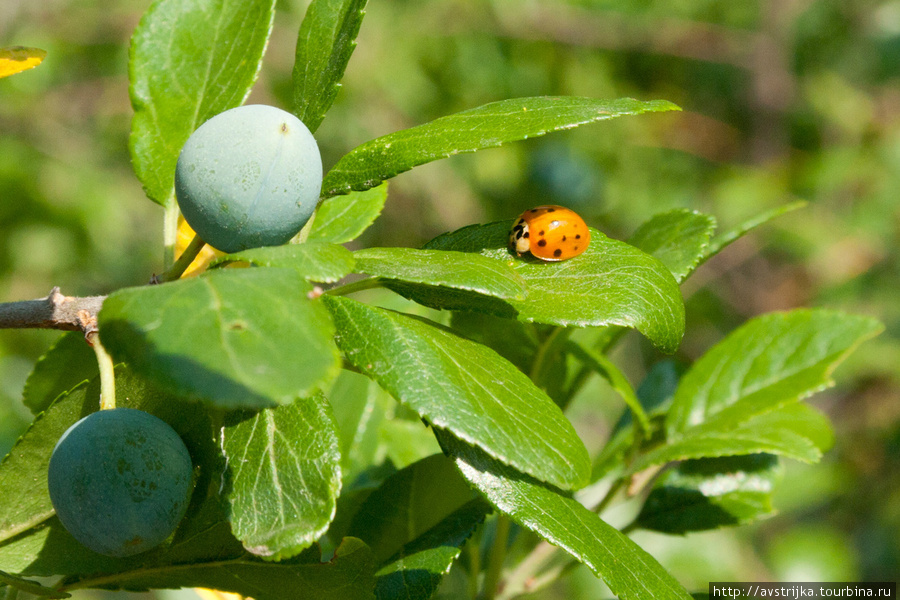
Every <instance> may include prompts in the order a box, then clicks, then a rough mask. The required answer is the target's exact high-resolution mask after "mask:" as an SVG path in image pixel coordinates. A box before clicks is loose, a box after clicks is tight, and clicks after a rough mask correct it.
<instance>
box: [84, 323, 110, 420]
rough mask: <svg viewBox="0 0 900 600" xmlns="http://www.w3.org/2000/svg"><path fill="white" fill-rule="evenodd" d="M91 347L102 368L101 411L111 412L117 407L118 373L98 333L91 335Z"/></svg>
mask: <svg viewBox="0 0 900 600" xmlns="http://www.w3.org/2000/svg"><path fill="white" fill-rule="evenodd" d="M90 342H91V346H92V347H93V348H94V354H96V355H97V365H98V366H99V367H100V410H111V409H113V408H115V407H116V372H115V366H114V365H113V359H112V357H111V356H110V355H109V353H108V352H107V351H106V349H105V348H104V347H103V344H101V343H100V336H99V335H98V334H97V333H92V334H91V335H90Z"/></svg>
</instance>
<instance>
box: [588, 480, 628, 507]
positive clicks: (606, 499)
mask: <svg viewBox="0 0 900 600" xmlns="http://www.w3.org/2000/svg"><path fill="white" fill-rule="evenodd" d="M624 485H625V479H624V478H623V477H619V478H618V479H616V481H615V482H614V483H613V484H612V485H611V486H609V489H608V490H606V494H605V495H604V496H603V498H602V499H601V500H600V502H598V503H597V506H595V507H594V512H595V513H597V514H598V515H599V514H601V513H602V512H603V511H604V510H606V507H607V506H609V503H610V502H612V499H613V498H615V497H616V494H618V493H619V490H621V489H622V486H624Z"/></svg>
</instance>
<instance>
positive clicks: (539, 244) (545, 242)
mask: <svg viewBox="0 0 900 600" xmlns="http://www.w3.org/2000/svg"><path fill="white" fill-rule="evenodd" d="M546 245H547V240H541V241H539V242H538V246H540V247H541V248H543V247H544V246H546Z"/></svg>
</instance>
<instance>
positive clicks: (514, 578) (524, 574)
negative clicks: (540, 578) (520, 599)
mask: <svg viewBox="0 0 900 600" xmlns="http://www.w3.org/2000/svg"><path fill="white" fill-rule="evenodd" d="M558 550H559V549H558V548H557V547H556V546H554V545H553V544H551V543H549V542H545V541H541V542H538V545H537V546H535V547H534V549H533V550H532V551H531V552H530V553H529V554H528V556H526V557H525V558H524V559H523V560H522V561H521V562H520V563H519V564H518V565H517V566H516V567H515V568H514V569H513V570H512V572H510V573H509V575H508V576H507V577H506V584H505V585H504V588H503V593H502V594H501V595H500V597H499V599H498V600H506V599H508V598H515V597H516V596H519V595H521V594H525V593H529V592H531V591H532V585H533V581H534V578H535V574H536V573H538V572H539V571H540V570H541V569H542V568H543V567H544V565H546V564H547V563H548V562H550V560H551V559H552V558H553V557H554V556H555V555H556V554H557V552H558Z"/></svg>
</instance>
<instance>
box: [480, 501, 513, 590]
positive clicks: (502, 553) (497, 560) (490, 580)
mask: <svg viewBox="0 0 900 600" xmlns="http://www.w3.org/2000/svg"><path fill="white" fill-rule="evenodd" d="M511 524H512V522H511V521H510V519H509V517H507V516H506V515H504V514H501V515H498V516H497V530H496V532H495V533H494V543H493V544H492V545H491V555H490V556H489V557H488V564H487V570H486V571H485V573H484V588H483V592H482V598H483V600H494V598H496V596H497V588H498V587H499V585H500V576H501V575H502V573H503V563H504V562H506V545H507V543H508V542H509V529H510V526H511Z"/></svg>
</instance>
